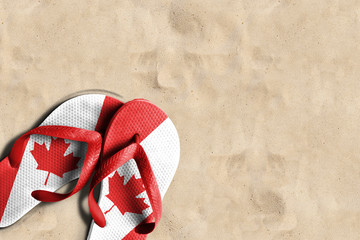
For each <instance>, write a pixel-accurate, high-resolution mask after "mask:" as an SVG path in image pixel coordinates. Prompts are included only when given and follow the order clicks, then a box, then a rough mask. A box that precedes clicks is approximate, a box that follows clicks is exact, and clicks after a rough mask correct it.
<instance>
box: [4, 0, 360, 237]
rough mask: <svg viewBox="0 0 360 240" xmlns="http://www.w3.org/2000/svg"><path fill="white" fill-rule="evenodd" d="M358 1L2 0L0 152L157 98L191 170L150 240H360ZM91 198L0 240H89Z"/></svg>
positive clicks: (177, 181)
mask: <svg viewBox="0 0 360 240" xmlns="http://www.w3.org/2000/svg"><path fill="white" fill-rule="evenodd" d="M359 9H360V2H359V1H353V0H351V1H326V0H319V1H311V0H300V1H291V0H278V1H270V0H260V1H250V0H243V1H232V0H229V1H226V0H218V1H214V0H211V1H205V0H198V1H195V0H191V1H190V0H188V1H187V0H185V1H183V0H181V1H165V0H159V1H141V0H132V1H113V0H109V1H98V0H95V1H84V0H80V1H72V2H71V3H70V2H69V1H65V0H59V1H50V0H46V1H43V0H39V1H30V0H19V1H10V0H0V114H1V116H2V117H1V121H0V133H1V138H0V151H1V153H2V155H1V156H2V157H4V156H6V154H7V153H8V151H9V149H10V147H11V143H12V142H13V140H14V138H16V137H17V136H19V135H20V134H21V133H23V132H25V131H27V130H29V129H30V128H33V127H34V126H36V125H37V124H39V123H40V122H39V121H40V120H41V119H42V118H44V117H45V116H46V114H47V113H48V112H49V111H50V110H51V109H52V108H53V107H55V106H56V105H58V104H60V103H61V102H62V101H65V100H66V99H68V98H70V97H72V96H75V95H79V94H82V93H87V92H98V93H105V94H109V95H111V96H115V97H117V98H119V99H120V100H123V101H129V100H132V99H134V98H146V99H148V100H150V101H151V102H153V103H155V104H156V105H158V106H159V107H160V108H162V109H163V110H164V111H165V112H166V113H167V114H168V115H169V116H170V118H171V119H172V121H173V122H174V124H175V126H176V127H177V129H178V132H179V136H180V141H181V158H180V165H179V168H178V171H177V173H176V175H175V178H174V180H173V182H172V184H171V186H170V188H169V191H168V192H167V194H166V196H165V198H164V201H163V217H162V219H161V222H160V224H159V226H158V227H157V228H156V230H155V231H154V232H153V233H152V234H151V235H149V237H148V239H149V240H155V239H157V240H163V239H164V240H172V239H174V240H177V239H189V240H205V239H206V240H218V239H226V240H268V239H269V240H278V239H284V240H285V239H286V240H299V239H312V240H323V239H327V240H333V239H334V240H338V239H346V240H355V239H359V236H360V201H359V196H360V147H359V144H360V81H359V78H360V47H359V42H360V10H359ZM86 194H87V190H84V191H82V192H81V193H79V194H77V195H76V196H73V197H72V198H70V199H67V200H65V201H63V202H60V203H56V204H40V205H39V206H37V207H36V208H35V209H33V210H32V211H31V212H29V213H28V214H27V215H26V216H24V217H23V218H22V219H21V220H20V221H18V222H17V223H15V224H14V225H12V226H10V227H8V228H5V229H1V230H0V239H1V240H3V239H21V240H27V239H36V240H40V239H55V240H56V239H74V240H77V239H79V240H82V239H86V235H87V231H88V227H89V224H90V221H91V218H90V216H89V213H88V207H87V199H86Z"/></svg>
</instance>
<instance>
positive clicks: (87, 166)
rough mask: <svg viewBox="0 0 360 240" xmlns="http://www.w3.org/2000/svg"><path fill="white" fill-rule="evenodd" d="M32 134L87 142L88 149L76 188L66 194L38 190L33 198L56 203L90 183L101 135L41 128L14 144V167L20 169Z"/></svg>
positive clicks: (69, 129)
mask: <svg viewBox="0 0 360 240" xmlns="http://www.w3.org/2000/svg"><path fill="white" fill-rule="evenodd" d="M32 134H39V135H46V136H52V137H56V138H63V139H68V140H74V141H80V142H86V143H87V144H88V149H87V152H86V156H85V160H84V165H83V168H82V170H81V173H80V177H79V180H78V182H77V184H76V186H75V188H74V189H73V190H72V191H71V192H69V193H65V194H60V193H54V192H49V191H44V190H38V191H34V192H32V194H31V195H32V196H33V197H34V198H36V199H37V200H39V201H43V202H56V201H60V200H63V199H65V198H68V197H70V196H71V195H73V194H75V193H77V192H78V191H79V190H80V189H82V188H83V187H84V186H85V184H86V183H87V181H89V179H90V177H91V175H92V173H93V171H94V169H95V166H96V163H97V161H98V159H99V155H100V150H101V143H102V138H101V135H100V133H98V132H96V131H90V130H86V129H81V128H74V127H67V126H41V127H37V128H34V129H32V130H30V131H29V132H27V133H25V134H24V135H22V136H21V137H20V138H19V139H18V140H17V141H16V142H15V144H14V146H13V148H12V149H11V152H10V155H9V159H10V164H11V166H12V167H16V168H17V167H19V165H20V162H21V160H22V157H23V154H24V150H25V147H26V145H27V142H28V140H29V138H30V135H32Z"/></svg>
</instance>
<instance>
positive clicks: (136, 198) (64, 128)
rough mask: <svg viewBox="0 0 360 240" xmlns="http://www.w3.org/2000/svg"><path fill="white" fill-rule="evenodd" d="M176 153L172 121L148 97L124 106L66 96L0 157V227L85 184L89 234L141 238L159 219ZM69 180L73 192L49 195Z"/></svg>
mask: <svg viewBox="0 0 360 240" xmlns="http://www.w3.org/2000/svg"><path fill="white" fill-rule="evenodd" d="M179 155H180V147H179V138H178V134H177V131H176V129H175V126H174V125H173V123H172V122H171V120H170V119H169V118H168V116H167V115H166V114H165V113H164V112H163V111H162V110H160V109H159V108H158V107H156V106H155V105H153V104H152V103H150V102H149V101H147V100H142V99H138V100H132V101H130V102H127V103H122V102H120V101H119V100H117V99H114V98H112V97H109V96H105V95H100V94H87V95H82V96H78V97H75V98H72V99H70V100H68V101H66V102H64V103H62V104H61V105H60V106H59V107H57V108H56V109H55V110H54V111H53V112H52V113H51V114H50V115H49V116H48V117H47V118H46V119H45V121H44V122H43V123H42V124H41V125H40V126H39V127H37V128H34V129H32V130H30V131H29V132H27V133H25V134H24V135H23V136H21V137H20V138H18V139H17V141H16V142H15V144H14V146H13V147H12V150H11V152H10V154H9V156H8V157H6V158H5V159H3V160H2V161H1V162H0V184H1V188H0V228H1V227H7V226H9V225H11V224H13V223H15V222H16V221H17V220H19V219H20V218H21V217H22V216H24V215H25V214H26V213H27V212H29V211H30V210H31V209H32V208H34V207H35V206H36V205H37V204H39V203H40V202H41V201H43V202H56V201H60V200H63V199H65V198H68V197H70V196H72V195H73V194H75V193H77V192H78V191H79V190H81V189H82V188H83V187H84V186H85V185H86V183H87V182H89V181H90V182H91V183H90V192H89V199H88V203H89V208H90V212H91V215H92V217H93V221H92V223H91V227H90V231H89V234H88V239H91V240H92V239H94V240H97V239H146V236H147V234H148V233H150V232H151V231H152V230H153V229H154V228H155V227H156V225H157V223H158V222H159V220H160V217H161V213H162V207H161V201H162V198H163V197H164V195H165V193H166V191H167V189H168V187H169V185H170V183H171V180H172V178H173V176H174V174H175V171H176V168H177V166H178V161H179ZM75 179H78V180H77V183H76V186H75V187H74V189H73V190H72V191H70V192H68V193H64V194H62V193H56V192H55V191H56V190H57V189H59V188H61V187H62V186H64V185H65V184H67V183H69V182H71V181H73V180H75ZM98 185H100V186H101V190H100V196H99V199H98V201H96V200H95V198H94V194H93V192H94V188H95V187H96V186H98Z"/></svg>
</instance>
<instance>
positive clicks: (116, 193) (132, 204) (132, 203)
mask: <svg viewBox="0 0 360 240" xmlns="http://www.w3.org/2000/svg"><path fill="white" fill-rule="evenodd" d="M144 191H145V188H144V186H143V183H142V180H141V179H140V178H139V179H136V178H135V176H134V175H132V176H131V178H130V180H129V181H128V182H127V183H126V184H125V185H124V176H122V177H120V175H119V173H118V172H117V171H116V172H115V174H114V175H113V176H112V177H111V178H109V194H107V195H105V196H106V197H107V198H109V199H110V200H111V201H112V202H113V203H114V205H113V206H112V207H111V208H110V209H109V210H107V211H106V212H105V214H107V213H108V212H110V211H111V209H113V207H114V206H115V205H116V206H117V208H118V209H119V211H120V212H121V214H123V215H124V214H125V213H126V212H131V213H138V214H142V211H143V210H144V209H146V208H148V207H149V206H148V205H147V204H146V203H145V202H144V199H145V198H136V196H137V195H139V194H140V193H142V192H144Z"/></svg>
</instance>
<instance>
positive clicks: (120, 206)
mask: <svg viewBox="0 0 360 240" xmlns="http://www.w3.org/2000/svg"><path fill="white" fill-rule="evenodd" d="M179 157H180V144H179V137H178V134H177V131H176V129H175V126H174V124H173V123H172V122H171V120H170V119H169V118H168V116H167V115H166V114H165V113H164V112H163V111H162V110H160V109H159V108H158V107H156V106H155V105H153V104H151V103H150V102H148V101H146V100H133V101H130V102H128V103H125V104H124V105H123V106H122V107H121V108H120V109H119V110H118V111H117V112H116V113H115V115H114V117H113V118H112V120H111V122H110V124H109V127H108V129H107V131H106V133H105V137H104V143H103V152H102V157H101V160H100V161H99V165H98V167H97V169H96V170H95V174H94V176H93V178H92V181H91V185H90V193H89V208H90V212H91V215H92V217H93V219H94V221H93V222H92V223H91V227H90V231H89V234H88V240H99V239H107V240H112V239H114V240H115V239H116V240H117V239H145V238H146V236H147V234H148V233H150V232H151V231H152V230H153V229H154V228H155V227H156V224H157V223H158V222H159V220H160V217H161V212H162V207H161V201H162V198H163V197H164V195H165V192H166V191H167V189H168V187H169V185H170V183H171V181H172V178H173V176H174V174H175V171H176V169H177V166H178V162H179ZM98 184H100V185H101V191H100V197H99V201H98V203H97V202H96V200H95V198H94V195H93V192H94V188H95V187H96V186H97V185H98ZM154 219H155V220H154ZM153 220H154V221H153Z"/></svg>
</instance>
